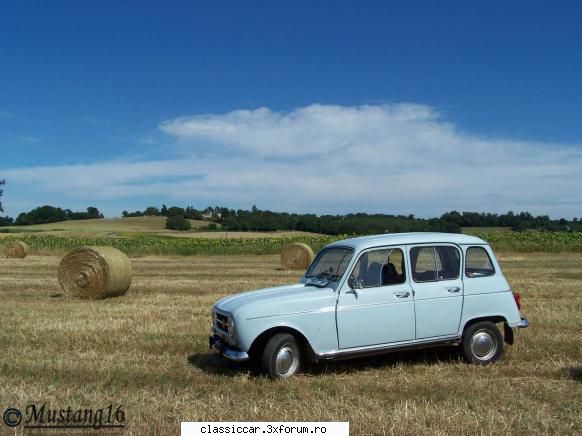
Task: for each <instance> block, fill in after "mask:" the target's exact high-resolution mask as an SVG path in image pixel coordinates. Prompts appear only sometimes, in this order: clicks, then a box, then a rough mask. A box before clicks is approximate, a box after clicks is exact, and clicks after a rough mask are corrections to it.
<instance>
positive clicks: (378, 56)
mask: <svg viewBox="0 0 582 436" xmlns="http://www.w3.org/2000/svg"><path fill="white" fill-rule="evenodd" d="M581 13H582V5H580V4H579V2H574V1H570V2H567V1H564V2H535V1H520V2H511V4H508V2H484V3H481V4H479V5H477V4H468V3H467V2H450V1H439V2H428V1H424V2H416V1H407V2H372V1H370V2H356V1H349V2H347V1H345V2H342V1H333V2H331V1H329V2H327V1H321V2H311V1H309V2H308V1H293V2H273V1H254V2H226V1H215V2H191V1H189V2H179V1H172V2H162V1H157V2H153V1H124V2H117V1H99V2H97V1H93V2H78V1H20V2H10V3H9V2H3V3H2V4H1V5H0V178H6V180H7V185H6V187H5V194H4V197H3V203H4V207H5V209H6V213H8V214H9V215H16V214H18V213H19V212H21V211H23V210H26V209H30V208H32V207H34V206H38V205H42V204H53V205H59V206H62V207H69V208H73V209H81V208H85V207H87V206H89V205H93V206H97V207H99V208H100V209H101V210H103V211H105V213H106V214H107V215H108V216H116V215H119V214H120V213H121V211H122V210H124V209H128V210H129V209H143V208H145V207H146V206H148V205H161V203H166V204H168V205H169V204H177V205H183V206H185V205H194V206H196V207H200V208H203V207H205V206H207V205H209V204H212V205H214V204H221V205H226V206H229V207H234V208H238V207H241V208H250V207H251V206H252V205H253V204H256V205H257V206H259V207H260V208H269V209H274V210H293V211H300V212H316V213H335V212H338V213H339V212H348V211H359V210H364V211H370V212H386V213H414V214H416V215H418V216H431V215H436V214H440V213H442V212H444V211H446V210H451V209H457V210H478V211H497V212H502V211H507V210H509V209H512V210H515V211H518V210H529V211H531V212H533V213H540V214H541V213H548V214H550V215H552V216H555V217H558V216H560V217H561V216H565V217H572V216H582V200H580V196H579V191H580V188H582V122H581V121H582V107H581V104H580V101H581V98H582V80H580V77H582V47H581V46H582V26H580V23H579V17H580V16H581Z"/></svg>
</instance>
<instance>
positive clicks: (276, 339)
mask: <svg viewBox="0 0 582 436" xmlns="http://www.w3.org/2000/svg"><path fill="white" fill-rule="evenodd" d="M262 366H263V371H264V372H265V373H266V374H267V375H268V376H269V377H270V378H272V379H273V380H276V379H280V378H288V377H291V376H292V375H293V374H296V373H297V372H298V371H299V367H300V366H301V352H300V351H299V346H298V345H297V341H296V340H295V338H294V337H293V335H290V334H288V333H278V334H276V335H274V336H273V337H272V338H271V339H269V341H268V342H267V345H266V346H265V349H264V351H263V359H262Z"/></svg>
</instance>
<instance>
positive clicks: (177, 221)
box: [166, 215, 192, 231]
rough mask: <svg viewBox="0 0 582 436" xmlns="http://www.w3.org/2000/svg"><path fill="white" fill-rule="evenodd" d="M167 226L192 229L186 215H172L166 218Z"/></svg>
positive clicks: (176, 228) (175, 228)
mask: <svg viewBox="0 0 582 436" xmlns="http://www.w3.org/2000/svg"><path fill="white" fill-rule="evenodd" d="M166 228H167V229H170V230H183V231H186V230H191V229H192V226H191V225H190V221H188V220H187V219H186V218H184V215H172V216H169V217H168V219H166Z"/></svg>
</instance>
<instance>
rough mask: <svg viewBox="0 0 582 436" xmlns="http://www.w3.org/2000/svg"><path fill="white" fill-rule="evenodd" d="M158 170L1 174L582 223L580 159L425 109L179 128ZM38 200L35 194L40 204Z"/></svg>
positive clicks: (54, 188)
mask: <svg viewBox="0 0 582 436" xmlns="http://www.w3.org/2000/svg"><path fill="white" fill-rule="evenodd" d="M160 129H161V130H162V131H163V132H165V133H166V134H167V135H168V137H169V138H170V139H175V140H176V141H177V142H175V143H172V144H173V145H171V146H168V148H167V154H168V158H167V159H166V160H163V161H144V162H139V161H138V162H121V161H105V162H100V163H95V164H92V165H73V166H60V167H40V168H24V169H9V170H7V171H2V174H3V177H6V178H7V179H9V180H10V181H11V183H14V184H16V183H19V184H25V185H28V186H29V187H30V188H29V189H31V190H38V191H40V192H43V193H53V194H63V195H68V196H71V197H74V198H77V199H78V198H86V199H87V200H88V201H89V200H93V199H100V200H101V201H103V202H107V201H109V200H112V199H119V198H128V197H140V198H141V197H143V198H144V205H145V203H146V202H148V203H149V202H150V201H148V200H146V199H160V200H161V201H168V202H171V201H172V200H174V201H176V202H177V203H181V204H186V203H192V202H196V204H198V203H200V202H201V203H202V204H206V203H211V204H224V205H227V206H231V207H250V205H252V204H257V205H259V206H260V207H263V208H271V209H276V210H285V209H290V210H296V211H313V212H345V211H358V210H367V211H378V212H387V213H415V214H417V215H425V216H426V215H432V214H438V213H441V212H444V211H446V210H451V209H457V210H479V211H498V212H500V211H507V210H509V209H513V210H516V211H517V210H530V211H531V212H533V213H549V214H552V215H554V216H579V215H582V214H581V213H580V212H582V200H580V199H579V190H580V188H581V187H582V152H580V147H565V146H561V145H557V144H545V143H535V142H526V141H519V140H514V139H511V138H486V137H481V136H477V135H471V134H467V133H464V132H462V131H460V130H459V129H457V128H456V126H455V125H454V124H452V123H451V122H449V121H447V120H446V119H444V118H443V117H442V116H441V115H440V114H439V113H438V112H437V111H436V110H434V109H433V108H431V107H428V106H424V105H414V104H394V105H381V106H357V107H346V106H328V105H311V106H308V107H304V108H298V109H296V110H294V111H291V112H284V113H279V112H273V111H271V110H269V109H266V108H260V109H257V110H251V111H248V110H240V111H234V112H230V113H226V114H208V115H197V116H191V117H181V118H177V119H173V120H168V121H166V122H164V123H162V124H161V125H160ZM41 195H42V194H39V197H40V196H41Z"/></svg>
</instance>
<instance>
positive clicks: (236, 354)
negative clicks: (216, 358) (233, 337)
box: [208, 336, 249, 362]
mask: <svg viewBox="0 0 582 436" xmlns="http://www.w3.org/2000/svg"><path fill="white" fill-rule="evenodd" d="M208 345H209V347H210V348H214V349H215V350H216V351H218V352H219V353H220V354H221V355H223V356H224V357H226V358H227V359H229V360H232V361H233V362H246V361H247V360H249V355H248V354H247V353H245V352H244V351H238V350H233V349H232V348H229V347H228V345H227V344H225V343H224V341H222V340H221V339H220V338H219V337H217V336H209V337H208Z"/></svg>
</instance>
